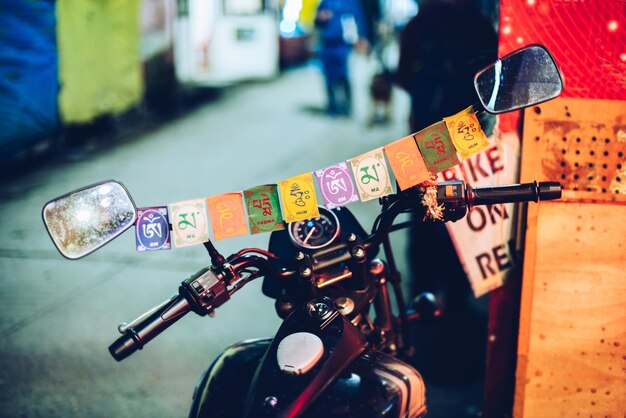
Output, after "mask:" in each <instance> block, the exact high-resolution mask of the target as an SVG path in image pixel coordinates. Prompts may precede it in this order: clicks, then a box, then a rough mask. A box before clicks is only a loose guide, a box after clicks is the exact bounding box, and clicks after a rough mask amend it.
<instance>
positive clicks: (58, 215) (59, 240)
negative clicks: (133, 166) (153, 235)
mask: <svg viewBox="0 0 626 418" xmlns="http://www.w3.org/2000/svg"><path fill="white" fill-rule="evenodd" d="M136 219H137V210H136V208H135V204H134V202H133V200H132V198H131V197H130V195H129V194H128V191H127V190H126V188H125V187H124V185H123V184H121V183H119V182H116V181H112V180H110V181H105V182H102V183H98V184H94V185H91V186H88V187H85V188H82V189H79V190H75V191H73V192H70V193H68V194H66V195H64V196H61V197H59V198H57V199H54V200H51V201H50V202H48V203H47V204H46V205H45V206H44V208H43V221H44V224H45V225H46V229H47V230H48V233H49V234H50V237H51V238H52V241H53V242H54V245H56V247H57V249H58V250H59V252H60V253H61V254H62V255H63V256H65V257H67V258H69V259H72V260H74V259H77V258H81V257H84V256H85V255H87V254H89V253H91V252H93V251H95V250H97V249H98V248H100V247H102V246H103V245H105V244H106V243H108V242H109V241H111V240H112V239H114V238H115V237H117V236H118V235H120V234H121V233H122V232H124V231H126V230H127V229H128V228H130V227H131V226H132V225H133V224H134V223H135V220H136Z"/></svg>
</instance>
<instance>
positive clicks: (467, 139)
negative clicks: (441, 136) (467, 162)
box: [443, 106, 489, 159]
mask: <svg viewBox="0 0 626 418" xmlns="http://www.w3.org/2000/svg"><path fill="white" fill-rule="evenodd" d="M443 120H444V121H445V123H446V126H447V127H448V131H449V132H450V136H451V137H452V143H453V144H454V147H455V148H456V150H457V152H458V153H459V154H460V155H461V158H462V159H466V158H469V157H471V156H472V155H474V154H476V153H478V152H480V151H482V150H484V149H485V148H487V147H489V141H488V140H487V136H486V135H485V133H484V132H483V130H482V128H481V127H480V123H479V122H478V118H477V117H476V113H474V107H473V106H470V107H468V108H467V109H464V110H462V111H460V112H459V113H457V114H456V115H453V116H449V117H447V118H443Z"/></svg>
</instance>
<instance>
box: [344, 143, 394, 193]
mask: <svg viewBox="0 0 626 418" xmlns="http://www.w3.org/2000/svg"><path fill="white" fill-rule="evenodd" d="M349 163H350V166H351V167H352V174H354V180H355V183H356V187H357V189H358V191H359V197H360V198H361V201H362V202H366V201H368V200H372V199H377V198H379V197H383V196H387V195H388V194H391V193H392V191H393V190H392V187H391V179H390V178H389V170H388V169H387V163H386V162H385V155H384V154H383V149H382V147H381V148H377V149H375V150H373V151H370V152H367V153H365V154H361V155H359V156H358V157H355V158H353V159H351V160H349Z"/></svg>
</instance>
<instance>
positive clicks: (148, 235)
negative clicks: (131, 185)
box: [135, 206, 171, 252]
mask: <svg viewBox="0 0 626 418" xmlns="http://www.w3.org/2000/svg"><path fill="white" fill-rule="evenodd" d="M135 242H136V249H137V251H138V252H143V251H156V250H169V249H170V248H171V239H170V220H169V217H168V214H167V207H165V206H154V207H147V208H139V209H137V221H136V223H135Z"/></svg>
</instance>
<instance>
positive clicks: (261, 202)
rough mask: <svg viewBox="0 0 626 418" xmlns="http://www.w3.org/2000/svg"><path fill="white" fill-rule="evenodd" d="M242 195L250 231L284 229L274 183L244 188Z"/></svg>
mask: <svg viewBox="0 0 626 418" xmlns="http://www.w3.org/2000/svg"><path fill="white" fill-rule="evenodd" d="M243 195H244V199H245V201H246V208H247V209H248V223H249V224H250V232H251V233H253V234H258V233H259V232H271V231H278V230H280V229H285V226H284V225H283V214H282V212H281V210H280V201H279V199H278V187H277V186H276V185H275V184H265V185H263V186H256V187H253V188H250V189H248V190H244V192H243Z"/></svg>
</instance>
